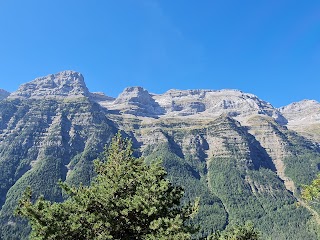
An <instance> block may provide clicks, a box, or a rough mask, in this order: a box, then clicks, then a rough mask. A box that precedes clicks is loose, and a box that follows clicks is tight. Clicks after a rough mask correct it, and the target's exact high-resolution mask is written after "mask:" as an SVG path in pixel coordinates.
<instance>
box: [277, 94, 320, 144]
mask: <svg viewBox="0 0 320 240" xmlns="http://www.w3.org/2000/svg"><path fill="white" fill-rule="evenodd" d="M279 111H280V112H281V113H282V114H283V115H284V116H285V117H286V119H288V128H289V129H292V130H294V131H296V132H298V133H300V134H301V135H303V136H305V137H307V138H309V139H311V140H313V141H315V142H318V143H320V103H319V102H317V101H315V100H303V101H300V102H295V103H291V104H289V105H288V106H285V107H282V108H279Z"/></svg>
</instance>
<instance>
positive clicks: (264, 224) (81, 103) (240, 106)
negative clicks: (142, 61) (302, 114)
mask: <svg viewBox="0 0 320 240" xmlns="http://www.w3.org/2000/svg"><path fill="white" fill-rule="evenodd" d="M311 105H312V104H311ZM290 109H291V110H290ZM298 109H300V110H298ZM304 110H305V107H300V108H297V107H295V108H286V109H275V108H273V107H272V105H271V104H269V103H267V102H265V101H263V100H261V99H259V98H258V97H257V96H255V95H252V94H247V93H243V92H240V91H237V90H221V91H213V90H185V91H180V90H170V91H168V92H166V93H164V94H152V93H149V92H148V91H147V90H145V89H143V88H141V87H129V88H126V89H125V90H124V91H123V93H121V94H120V95H119V96H118V97H117V98H116V99H114V98H111V97H108V96H106V95H104V94H103V93H90V92H89V91H88V89H87V87H86V85H85V82H84V79H83V76H82V75H81V74H80V73H77V72H73V71H64V72H61V73H57V74H52V75H48V76H46V77H41V78H37V79H35V80H34V81H31V82H29V83H26V84H24V85H22V86H21V87H20V88H19V89H18V90H17V91H16V92H14V93H12V94H11V95H10V96H9V97H8V98H6V99H4V100H2V101H1V102H0V143H1V144H0V206H1V212H0V224H1V229H2V230H1V231H0V232H2V234H3V235H2V237H3V238H4V239H8V238H9V236H10V237H12V236H16V235H17V234H20V235H21V236H26V234H27V230H28V228H26V227H25V225H23V224H21V223H20V222H19V220H18V219H16V218H14V217H13V216H12V210H13V209H14V206H15V204H16V202H17V200H18V199H19V197H20V196H21V194H22V192H23V191H24V189H25V188H26V186H28V185H31V187H32V189H33V190H34V192H35V194H36V195H39V194H44V196H45V197H46V198H48V199H50V200H52V201H62V200H63V195H62V194H61V191H60V189H59V187H58V186H57V184H56V182H57V181H58V180H59V179H62V180H64V181H68V182H70V183H72V184H79V182H83V183H85V184H87V183H89V182H90V180H91V179H92V178H93V176H94V173H93V167H92V160H93V159H95V158H97V157H98V156H99V154H100V153H101V152H102V150H103V147H104V145H105V144H107V143H108V142H109V141H110V138H111V137H112V136H113V134H114V133H115V132H116V131H118V129H120V130H122V131H123V134H124V135H126V136H129V137H131V138H132V140H133V144H134V146H135V148H137V155H142V156H143V157H145V160H146V161H147V162H148V161H152V160H154V159H155V158H161V159H162V160H163V165H164V167H165V168H166V169H167V171H168V178H169V179H170V180H171V181H173V182H174V183H176V184H179V185H182V186H183V187H184V188H185V199H184V201H189V200H191V201H192V200H193V199H194V198H195V197H197V196H198V197H200V198H201V202H200V203H201V205H200V210H199V214H198V216H197V217H196V219H195V220H194V223H195V224H198V225H199V226H201V229H200V233H199V235H198V237H200V236H202V237H203V236H207V235H208V234H209V233H211V232H213V231H215V230H217V229H223V228H225V227H226V226H227V225H228V224H235V223H238V222H243V221H246V220H252V221H254V222H255V223H256V224H257V226H259V228H260V230H261V231H262V232H263V234H265V236H266V235H268V236H269V237H271V238H273V239H315V238H316V237H315V235H314V234H315V233H314V232H313V231H312V230H310V228H309V225H308V224H309V222H310V221H311V216H310V214H309V213H308V211H307V210H306V209H304V208H303V207H300V208H299V207H298V208H297V207H296V203H297V199H296V197H295V195H294V194H297V193H298V191H299V186H300V184H306V183H308V181H310V179H312V178H313V177H314V176H315V175H316V174H317V173H318V172H319V169H318V166H319V165H320V150H319V148H318V146H317V144H314V143H313V142H311V141H309V140H307V139H305V138H304V137H302V136H301V135H299V134H297V133H296V132H293V131H290V130H288V129H287V126H288V127H289V128H290V129H291V126H293V125H292V122H294V119H296V116H299V114H296V113H295V112H296V111H304ZM311 112H312V111H311ZM317 121H318V120H316V121H315V122H316V123H319V122H317ZM301 122H303V121H301ZM301 159H303V161H302V160H301ZM284 229H285V231H284ZM297 232H298V233H297ZM15 234H16V235H15Z"/></svg>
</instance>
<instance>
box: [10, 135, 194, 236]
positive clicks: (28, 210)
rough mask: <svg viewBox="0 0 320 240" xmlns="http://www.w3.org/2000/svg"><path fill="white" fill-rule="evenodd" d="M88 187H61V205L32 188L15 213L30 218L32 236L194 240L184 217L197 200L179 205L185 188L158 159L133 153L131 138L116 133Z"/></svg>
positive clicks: (191, 229) (99, 161)
mask: <svg viewBox="0 0 320 240" xmlns="http://www.w3.org/2000/svg"><path fill="white" fill-rule="evenodd" d="M94 165H95V170H96V172H97V176H96V178H95V179H94V181H92V183H91V184H90V186H83V185H80V186H79V187H73V186H69V185H68V184H66V183H62V182H60V186H61V187H62V188H63V190H65V192H66V193H67V194H68V195H69V198H68V199H67V200H66V201H64V202H62V203H52V202H49V201H47V200H45V199H44V198H43V197H40V198H38V199H37V200H36V201H35V202H33V201H32V193H31V189H30V188H28V189H27V190H26V192H25V194H24V196H23V198H22V199H21V200H20V202H19V206H18V208H17V210H16V213H17V214H18V215H20V216H24V217H25V218H27V219H28V220H29V223H30V225H31V227H32V231H31V235H30V238H31V239H35V240H40V239H64V240H68V239H70V240H71V239H72V240H73V239H78V240H82V239H83V240H85V239H101V240H102V239H124V240H125V239H179V240H180V239H190V238H191V234H192V233H193V232H194V231H195V229H194V228H192V227H190V226H188V225H187V224H186V221H187V220H188V219H190V217H192V215H193V214H194V213H195V212H196V211H197V203H195V204H194V205H188V206H185V207H180V199H181V197H182V196H183V190H182V188H181V187H177V186H173V185H172V184H171V183H170V182H169V181H168V180H167V179H166V171H165V170H164V168H163V167H161V165H160V163H159V162H154V163H151V164H150V165H147V164H145V163H144V160H143V159H142V158H135V157H134V156H133V150H132V144H131V141H129V140H127V139H123V138H121V136H120V133H118V134H117V135H116V136H115V137H114V138H113V140H112V142H111V145H110V147H109V149H107V150H105V152H104V155H103V159H100V160H96V161H95V162H94Z"/></svg>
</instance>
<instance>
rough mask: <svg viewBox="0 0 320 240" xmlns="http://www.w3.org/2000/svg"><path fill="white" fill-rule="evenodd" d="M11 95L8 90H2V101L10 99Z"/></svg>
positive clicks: (0, 97)
mask: <svg viewBox="0 0 320 240" xmlns="http://www.w3.org/2000/svg"><path fill="white" fill-rule="evenodd" d="M9 95H10V93H9V92H7V91H6V90H3V89H0V100H2V99H4V98H6V97H8V96H9Z"/></svg>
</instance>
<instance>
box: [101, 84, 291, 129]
mask: <svg viewBox="0 0 320 240" xmlns="http://www.w3.org/2000/svg"><path fill="white" fill-rule="evenodd" d="M99 103H100V104H101V105H102V106H105V107H106V108H108V109H111V110H113V111H118V112H121V113H125V114H131V115H136V116H143V117H156V118H167V117H168V118H171V117H191V118H192V117H194V118H203V119H205V118H213V117H218V116H220V115H221V114H227V115H228V116H231V117H235V118H237V120H239V121H241V120H242V119H243V118H246V117H248V116H251V115H257V114H260V115H266V116H270V117H272V118H274V119H275V120H276V121H277V122H278V123H280V124H283V125H284V124H286V123H287V120H286V119H285V118H284V117H283V116H282V114H281V113H280V112H279V111H278V110H277V109H275V108H274V107H273V106H272V105H271V104H270V103H267V102H265V101H263V100H260V99H259V98H258V97H257V96H255V95H253V94H247V93H243V92H241V91H237V90H220V91H214V90H169V91H168V92H166V93H164V94H149V93H148V92H147V91H146V90H145V89H143V88H141V87H130V88H126V89H125V90H124V91H123V92H122V93H121V94H120V95H119V97H118V98H117V99H115V101H113V102H111V101H109V100H107V101H105V102H103V101H100V102H99Z"/></svg>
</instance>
